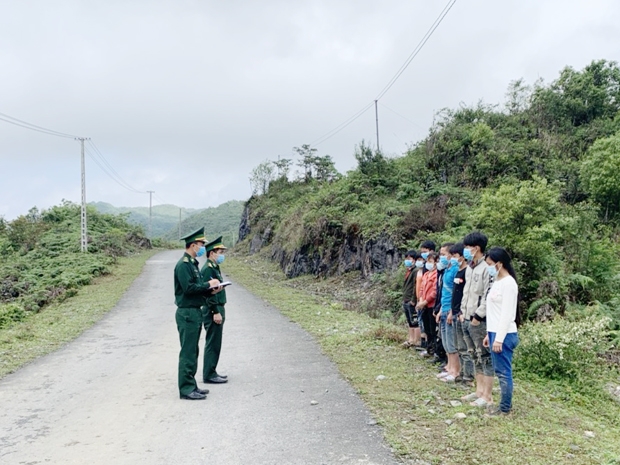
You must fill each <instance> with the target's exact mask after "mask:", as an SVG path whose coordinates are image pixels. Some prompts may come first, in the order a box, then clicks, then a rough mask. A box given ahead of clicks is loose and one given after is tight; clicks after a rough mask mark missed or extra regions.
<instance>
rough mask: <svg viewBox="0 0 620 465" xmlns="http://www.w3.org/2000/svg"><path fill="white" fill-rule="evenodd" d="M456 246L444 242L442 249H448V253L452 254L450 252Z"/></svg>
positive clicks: (452, 243)
mask: <svg viewBox="0 0 620 465" xmlns="http://www.w3.org/2000/svg"><path fill="white" fill-rule="evenodd" d="M453 245H454V242H444V243H443V244H441V248H442V249H443V248H446V249H448V253H452V252H450V248H451V247H452V246H453Z"/></svg>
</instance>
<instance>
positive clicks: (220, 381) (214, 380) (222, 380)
mask: <svg viewBox="0 0 620 465" xmlns="http://www.w3.org/2000/svg"><path fill="white" fill-rule="evenodd" d="M227 382H228V380H227V379H226V378H222V377H221V376H216V377H215V378H210V379H207V380H205V383H209V384H224V383H227Z"/></svg>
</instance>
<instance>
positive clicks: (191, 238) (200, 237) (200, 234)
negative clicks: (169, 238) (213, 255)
mask: <svg viewBox="0 0 620 465" xmlns="http://www.w3.org/2000/svg"><path fill="white" fill-rule="evenodd" d="M179 240H180V241H185V247H187V246H188V245H190V244H191V243H192V242H198V241H200V242H204V243H206V242H207V238H206V237H205V228H200V229H199V230H197V231H194V232H193V233H190V234H187V235H186V236H183V237H182V238H180V239H179Z"/></svg>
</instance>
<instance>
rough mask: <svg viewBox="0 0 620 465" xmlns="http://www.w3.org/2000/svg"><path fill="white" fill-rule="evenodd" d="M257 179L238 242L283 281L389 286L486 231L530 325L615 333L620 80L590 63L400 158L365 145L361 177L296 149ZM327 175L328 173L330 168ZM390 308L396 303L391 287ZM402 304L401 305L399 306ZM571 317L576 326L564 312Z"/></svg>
mask: <svg viewBox="0 0 620 465" xmlns="http://www.w3.org/2000/svg"><path fill="white" fill-rule="evenodd" d="M297 151H298V153H299V155H300V157H299V159H298V160H297V163H298V165H299V166H301V167H302V168H303V174H302V176H301V177H298V178H296V179H291V178H290V176H289V175H288V173H289V168H290V166H291V165H292V163H293V162H294V161H293V160H281V159H279V160H278V161H274V162H266V163H263V164H262V165H260V166H259V167H257V168H256V169H255V170H254V171H253V174H252V176H253V178H252V181H253V184H254V186H255V195H253V196H252V197H251V198H250V200H249V201H248V202H247V209H246V211H245V212H244V219H243V221H242V225H241V229H240V236H241V239H244V240H245V241H246V246H247V247H249V248H250V250H251V251H252V252H255V251H257V250H259V249H261V248H265V250H266V251H268V253H269V254H270V256H271V258H272V259H274V260H277V261H278V262H279V263H280V265H281V267H282V268H283V269H284V270H285V271H286V273H287V275H288V276H289V277H293V276H298V275H300V274H306V273H311V274H316V275H321V276H330V275H335V274H342V273H346V272H349V271H356V272H361V273H362V275H363V276H369V275H376V274H377V273H378V272H387V274H388V275H390V274H391V273H394V272H397V270H398V269H399V265H400V264H401V262H402V258H403V252H404V251H405V250H407V249H409V248H417V247H418V246H419V244H420V242H421V241H422V240H423V239H427V238H428V239H433V240H435V241H436V242H443V241H447V240H452V241H456V240H462V238H463V236H464V235H465V234H466V233H467V232H470V231H472V230H482V231H484V232H485V233H486V234H487V235H488V237H489V239H490V244H489V246H491V245H500V246H504V247H506V248H507V249H508V250H509V251H510V253H511V254H512V255H513V257H514V259H515V262H516V264H517V274H518V276H519V280H520V292H521V305H522V310H523V312H524V314H525V316H526V317H527V318H529V319H536V318H538V319H540V320H544V319H549V318H552V317H553V315H554V314H557V313H560V314H564V313H567V314H568V313H570V314H571V315H581V314H583V313H584V312H585V313H588V314H591V313H595V314H605V315H609V316H612V317H613V318H614V320H615V328H616V329H618V324H619V323H620V278H619V270H620V268H619V258H620V254H619V252H620V249H619V245H618V237H619V232H620V68H619V67H618V65H617V64H616V63H615V62H607V61H603V60H602V61H594V62H592V63H591V64H590V65H589V66H587V67H586V68H584V69H583V70H580V71H578V70H575V69H572V68H570V67H567V68H565V69H563V70H562V71H561V72H560V75H559V77H558V78H557V79H556V80H554V81H553V82H551V83H547V84H545V83H542V82H536V83H534V84H531V85H528V84H527V83H525V82H523V81H522V80H517V81H515V82H513V83H511V85H510V86H509V89H508V91H507V97H506V101H505V102H504V103H503V104H501V105H498V104H493V105H492V104H486V103H478V104H476V105H473V106H462V107H460V108H457V109H453V110H449V109H446V110H443V111H441V112H440V113H439V114H438V115H437V118H436V123H435V124H434V126H433V127H431V128H430V130H429V133H428V136H427V137H426V138H425V139H424V140H422V141H419V142H417V143H414V144H412V146H411V149H410V150H409V151H408V152H407V153H405V154H404V155H403V156H401V157H397V158H389V157H387V156H385V155H384V154H382V153H381V152H380V151H377V150H375V149H373V148H371V147H370V146H369V145H368V144H366V143H365V142H363V141H362V142H361V143H360V144H359V145H358V146H357V147H356V150H355V158H356V159H357V163H358V165H357V168H356V169H354V170H352V171H350V172H348V173H346V174H345V175H340V174H338V173H335V170H333V163H331V158H330V157H329V156H318V154H317V153H316V151H315V150H314V149H312V148H311V147H309V146H302V147H301V148H297ZM330 163H331V164H330ZM392 282H393V283H395V284H394V286H393V292H392V295H394V296H395V297H394V302H398V296H397V289H398V287H399V285H400V281H399V279H396V277H395V278H394V279H393V281H392ZM395 293H396V294H395ZM568 310H570V312H568Z"/></svg>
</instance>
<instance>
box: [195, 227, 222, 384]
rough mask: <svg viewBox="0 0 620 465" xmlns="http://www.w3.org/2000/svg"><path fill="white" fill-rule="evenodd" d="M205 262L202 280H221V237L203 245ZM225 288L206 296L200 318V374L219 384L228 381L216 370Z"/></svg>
mask: <svg viewBox="0 0 620 465" xmlns="http://www.w3.org/2000/svg"><path fill="white" fill-rule="evenodd" d="M205 250H206V253H207V262H206V263H205V264H204V266H203V267H202V270H201V271H202V279H203V281H204V282H206V281H208V280H210V279H217V280H218V281H220V282H222V281H223V280H222V273H221V272H220V264H221V263H222V262H223V261H224V251H225V250H226V247H224V244H222V237H221V236H220V237H218V238H217V239H215V240H214V241H213V242H209V243H208V244H207V245H206V247H205ZM224 304H226V290H225V289H222V291H221V292H219V293H217V294H215V295H212V296H210V297H208V298H207V304H206V305H205V306H204V307H202V320H203V323H204V326H205V330H206V333H207V334H206V337H205V350H204V363H203V365H202V376H203V380H204V382H205V383H213V384H221V383H227V382H228V376H226V375H220V374H218V372H217V363H218V361H219V360H220V351H221V349H222V330H223V327H224V320H225V319H226V312H225V310H224Z"/></svg>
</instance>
